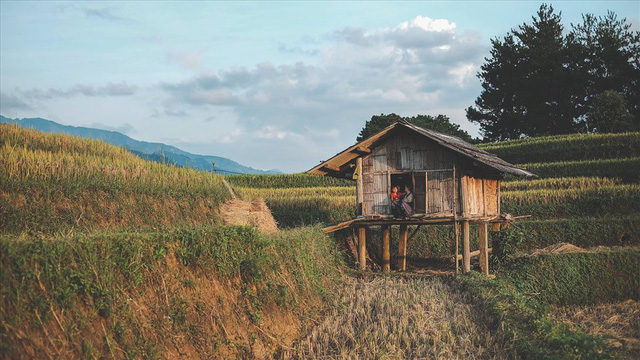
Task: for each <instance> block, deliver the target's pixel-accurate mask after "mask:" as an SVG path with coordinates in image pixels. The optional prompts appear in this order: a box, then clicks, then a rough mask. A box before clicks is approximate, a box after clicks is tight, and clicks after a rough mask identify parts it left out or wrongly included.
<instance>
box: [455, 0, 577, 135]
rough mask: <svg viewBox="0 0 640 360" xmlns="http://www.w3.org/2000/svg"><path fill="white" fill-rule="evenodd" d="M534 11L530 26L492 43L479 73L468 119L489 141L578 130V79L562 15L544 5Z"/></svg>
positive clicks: (519, 28) (527, 25)
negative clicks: (575, 94)
mask: <svg viewBox="0 0 640 360" xmlns="http://www.w3.org/2000/svg"><path fill="white" fill-rule="evenodd" d="M536 15H537V16H534V17H532V20H533V22H532V24H526V23H525V24H522V25H520V26H519V27H518V29H517V30H514V29H512V30H511V31H510V33H509V34H507V36H505V37H504V38H503V39H498V38H495V39H493V40H492V41H491V43H492V49H491V53H490V54H491V57H490V58H486V59H485V60H486V63H485V64H484V65H483V66H482V67H481V71H480V73H479V74H478V77H479V78H480V79H481V80H482V88H483V90H482V93H481V94H480V96H479V97H478V98H477V99H476V101H475V107H469V108H467V118H468V119H469V120H470V121H472V122H476V123H478V124H480V127H481V131H482V133H483V135H484V136H485V138H487V139H489V140H504V139H514V138H520V137H523V136H540V135H548V134H558V133H569V132H572V131H574V128H575V127H574V117H575V107H574V106H573V103H574V102H573V101H572V93H573V92H574V91H572V90H573V87H574V85H573V84H574V81H573V73H572V72H571V71H570V67H569V63H570V61H571V56H570V53H569V51H568V47H567V46H566V43H565V39H564V37H563V35H562V31H563V26H562V24H561V20H562V18H561V14H556V13H554V11H553V7H552V6H551V5H546V4H543V5H541V6H540V9H539V10H538V12H537V14H536Z"/></svg>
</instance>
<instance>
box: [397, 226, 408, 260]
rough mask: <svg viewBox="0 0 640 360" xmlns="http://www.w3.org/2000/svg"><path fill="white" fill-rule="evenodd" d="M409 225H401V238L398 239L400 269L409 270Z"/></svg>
mask: <svg viewBox="0 0 640 360" xmlns="http://www.w3.org/2000/svg"><path fill="white" fill-rule="evenodd" d="M408 233H409V231H408V229H407V225H400V238H399V239H398V270H400V271H406V270H407V234H408Z"/></svg>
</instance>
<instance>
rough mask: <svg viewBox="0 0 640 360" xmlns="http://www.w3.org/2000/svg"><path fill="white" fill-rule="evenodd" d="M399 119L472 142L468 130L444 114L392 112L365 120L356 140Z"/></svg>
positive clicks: (364, 137) (374, 132)
mask: <svg viewBox="0 0 640 360" xmlns="http://www.w3.org/2000/svg"><path fill="white" fill-rule="evenodd" d="M400 120H405V121H407V122H409V123H411V124H413V125H416V126H419V127H421V128H424V129H429V130H434V131H437V132H441V133H443V134H447V135H453V136H457V137H459V138H461V139H462V140H464V141H467V142H474V139H473V138H472V137H471V135H469V133H468V132H466V131H464V130H462V129H460V125H457V124H453V123H452V122H451V121H450V119H449V118H448V117H447V116H445V115H438V116H436V117H433V116H431V115H416V116H413V117H408V118H403V117H402V116H400V115H397V114H394V113H392V114H389V115H385V114H380V115H374V116H372V117H371V120H369V121H367V122H366V124H365V125H364V127H363V128H362V130H360V134H359V135H358V137H357V138H356V141H362V140H364V139H367V138H369V137H371V136H372V135H374V134H377V133H378V132H380V131H382V130H383V129H384V128H386V127H387V126H389V125H391V124H393V123H395V122H397V121H400Z"/></svg>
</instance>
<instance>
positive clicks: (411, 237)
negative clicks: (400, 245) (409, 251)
mask: <svg viewBox="0 0 640 360" xmlns="http://www.w3.org/2000/svg"><path fill="white" fill-rule="evenodd" d="M421 226H422V225H418V226H416V228H415V230H413V232H412V233H411V235H409V238H408V239H407V242H409V241H411V239H413V237H414V236H416V234H417V233H418V230H420V227H421Z"/></svg>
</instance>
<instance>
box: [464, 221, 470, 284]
mask: <svg viewBox="0 0 640 360" xmlns="http://www.w3.org/2000/svg"><path fill="white" fill-rule="evenodd" d="M469 271H471V256H470V254H469V222H468V221H463V222H462V272H463V273H468V272H469Z"/></svg>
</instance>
